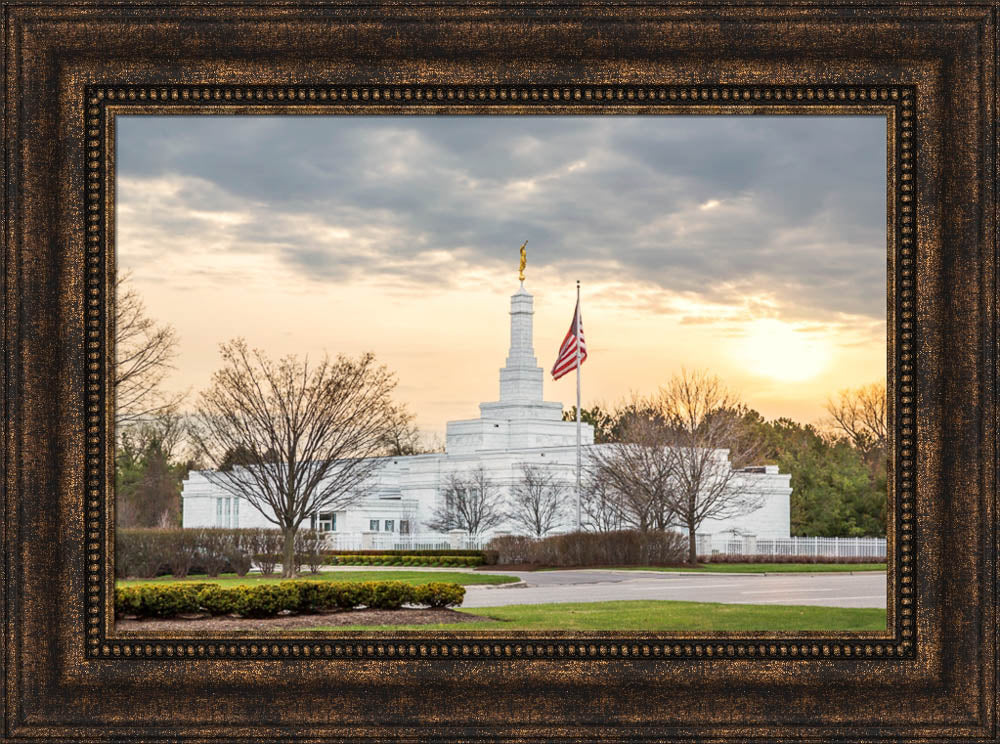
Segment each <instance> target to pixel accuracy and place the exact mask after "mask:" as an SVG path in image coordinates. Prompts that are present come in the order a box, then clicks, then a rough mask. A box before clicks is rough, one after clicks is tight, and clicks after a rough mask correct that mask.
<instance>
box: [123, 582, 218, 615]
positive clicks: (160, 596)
mask: <svg viewBox="0 0 1000 744" xmlns="http://www.w3.org/2000/svg"><path fill="white" fill-rule="evenodd" d="M207 586H209V585H208V584H200V583H194V582H192V583H183V584H157V585H145V586H132V587H124V588H121V589H116V590H115V611H116V612H119V613H122V614H134V615H138V616H139V617H173V616H175V615H181V614H184V613H187V612H198V610H199V608H200V607H201V605H200V602H199V598H198V594H199V592H201V590H202V589H204V588H205V587H207Z"/></svg>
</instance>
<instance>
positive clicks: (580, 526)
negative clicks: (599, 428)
mask: <svg viewBox="0 0 1000 744" xmlns="http://www.w3.org/2000/svg"><path fill="white" fill-rule="evenodd" d="M576 335H577V341H576V531H577V532H582V531H583V520H582V517H581V508H580V500H581V494H580V461H581V454H580V439H581V436H580V367H581V366H582V365H581V363H580V336H581V335H582V331H581V329H580V280H579V279H577V281H576Z"/></svg>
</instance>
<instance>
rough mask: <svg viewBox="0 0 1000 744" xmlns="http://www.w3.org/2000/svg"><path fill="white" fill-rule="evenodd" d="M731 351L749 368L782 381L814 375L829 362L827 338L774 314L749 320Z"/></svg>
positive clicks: (758, 373)
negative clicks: (805, 330) (803, 329)
mask: <svg viewBox="0 0 1000 744" xmlns="http://www.w3.org/2000/svg"><path fill="white" fill-rule="evenodd" d="M732 353H733V356H735V357H736V358H737V359H738V360H739V361H740V363H741V364H742V365H743V366H744V367H745V368H746V369H747V371H748V372H751V373H753V374H756V375H759V376H761V377H769V378H771V379H774V380H780V381H782V382H801V381H803V380H808V379H810V378H813V377H816V376H817V375H818V374H820V373H821V372H823V370H824V369H826V366H827V364H828V363H829V362H830V345H829V343H828V342H826V341H825V340H823V339H821V338H816V337H814V336H813V335H812V334H810V333H807V332H804V331H801V330H798V329H796V328H795V326H793V325H791V324H789V323H784V322H782V321H780V320H775V319H773V318H767V319H761V320H755V321H753V322H752V323H750V324H749V325H748V326H747V328H746V332H745V334H744V335H743V336H742V337H741V338H740V339H739V340H737V341H736V343H735V344H734V348H733V352H732Z"/></svg>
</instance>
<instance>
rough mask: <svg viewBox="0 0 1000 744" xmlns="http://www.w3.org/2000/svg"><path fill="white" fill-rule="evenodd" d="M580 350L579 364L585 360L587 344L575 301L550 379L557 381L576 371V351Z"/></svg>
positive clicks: (577, 303)
mask: <svg viewBox="0 0 1000 744" xmlns="http://www.w3.org/2000/svg"><path fill="white" fill-rule="evenodd" d="M578 347H579V349H580V364H583V362H584V360H585V359H586V358H587V342H586V341H585V340H584V338H583V318H581V317H580V300H579V299H577V301H576V311H575V312H574V313H573V322H572V323H571V324H570V327H569V331H568V332H567V333H566V338H564V339H563V342H562V346H560V347H559V357H558V358H557V359H556V363H555V364H554V365H553V366H552V379H554V380H558V379H559V378H560V377H562V376H563V375H565V374H566V373H567V372H571V371H572V370H574V369H576V367H577V364H576V350H577V348H578Z"/></svg>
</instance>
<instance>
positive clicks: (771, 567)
mask: <svg viewBox="0 0 1000 744" xmlns="http://www.w3.org/2000/svg"><path fill="white" fill-rule="evenodd" d="M549 570H558V569H549ZM615 570H618V571H671V572H673V571H683V572H685V573H686V572H691V573H825V572H829V571H885V564H884V563H701V564H699V565H698V568H683V567H681V568H672V567H669V566H619V567H617V568H616V569H615Z"/></svg>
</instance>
